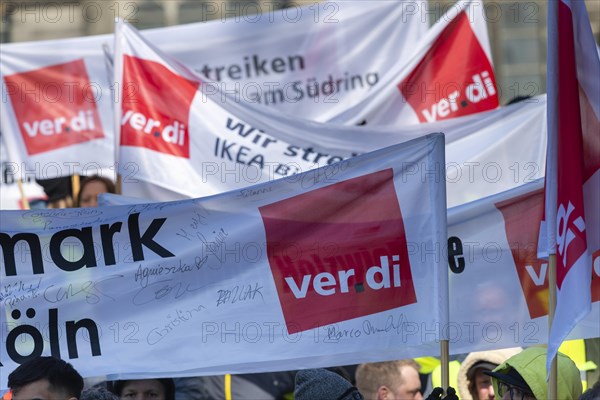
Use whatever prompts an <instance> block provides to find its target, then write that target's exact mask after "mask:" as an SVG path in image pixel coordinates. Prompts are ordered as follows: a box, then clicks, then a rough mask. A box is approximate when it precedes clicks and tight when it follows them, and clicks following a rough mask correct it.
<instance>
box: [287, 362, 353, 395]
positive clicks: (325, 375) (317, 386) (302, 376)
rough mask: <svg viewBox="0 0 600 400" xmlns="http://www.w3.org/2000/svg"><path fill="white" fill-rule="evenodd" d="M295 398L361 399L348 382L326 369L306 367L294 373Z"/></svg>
mask: <svg viewBox="0 0 600 400" xmlns="http://www.w3.org/2000/svg"><path fill="white" fill-rule="evenodd" d="M294 399H295V400H363V399H364V398H363V396H362V395H361V394H360V392H359V391H358V389H357V388H355V387H354V386H352V384H351V383H350V382H348V381H347V380H345V379H344V378H342V377H341V376H339V375H338V374H336V373H335V372H331V371H327V370H326V369H306V370H302V371H298V373H297V374H296V388H295V389H294Z"/></svg>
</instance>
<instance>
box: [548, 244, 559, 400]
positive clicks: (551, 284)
mask: <svg viewBox="0 0 600 400" xmlns="http://www.w3.org/2000/svg"><path fill="white" fill-rule="evenodd" d="M548 268H549V271H548V342H550V332H551V330H552V323H553V322H554V312H555V311H556V254H550V255H549V256H548ZM557 359H558V358H557V357H554V358H553V359H552V365H551V367H550V377H549V379H548V398H549V399H556V395H557V392H558V385H557V383H558V364H557Z"/></svg>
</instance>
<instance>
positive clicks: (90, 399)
mask: <svg viewBox="0 0 600 400" xmlns="http://www.w3.org/2000/svg"><path fill="white" fill-rule="evenodd" d="M79 399H80V400H119V396H117V395H116V394H114V393H112V392H110V391H108V390H107V389H104V388H101V387H94V388H90V389H86V390H84V391H83V392H81V397H80V398H79Z"/></svg>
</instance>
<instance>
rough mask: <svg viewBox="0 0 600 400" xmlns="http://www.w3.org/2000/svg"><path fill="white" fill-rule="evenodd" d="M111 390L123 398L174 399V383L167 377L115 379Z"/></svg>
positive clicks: (135, 399) (133, 399)
mask: <svg viewBox="0 0 600 400" xmlns="http://www.w3.org/2000/svg"><path fill="white" fill-rule="evenodd" d="M111 390H112V392H113V393H114V394H116V395H117V396H119V397H120V398H121V399H123V400H150V399H152V400H175V383H174V382H173V379H169V378H163V379H133V380H124V381H115V382H113V383H112V385H111Z"/></svg>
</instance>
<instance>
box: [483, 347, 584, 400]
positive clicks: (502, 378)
mask: <svg viewBox="0 0 600 400" xmlns="http://www.w3.org/2000/svg"><path fill="white" fill-rule="evenodd" d="M556 357H557V360H558V361H557V365H558V382H557V385H556V386H557V388H558V393H557V395H558V398H559V399H561V400H576V399H578V398H579V396H580V395H581V378H580V373H579V370H578V369H577V366H576V365H575V363H574V362H573V361H572V360H571V359H570V358H569V357H567V356H566V355H564V354H562V353H558V354H557V356H556ZM487 374H488V375H490V376H491V377H492V378H493V379H492V381H493V384H494V391H495V392H496V398H499V399H501V400H510V399H514V400H516V399H521V397H523V400H545V399H547V398H548V383H547V382H546V349H545V348H541V347H531V348H528V349H525V350H523V351H522V352H520V353H518V354H516V355H514V356H512V357H510V358H509V359H508V360H506V362H504V363H502V364H501V365H499V366H498V367H497V368H495V369H494V370H493V371H492V372H487Z"/></svg>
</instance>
